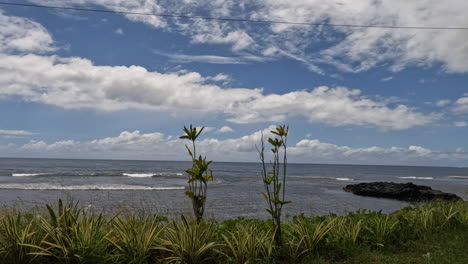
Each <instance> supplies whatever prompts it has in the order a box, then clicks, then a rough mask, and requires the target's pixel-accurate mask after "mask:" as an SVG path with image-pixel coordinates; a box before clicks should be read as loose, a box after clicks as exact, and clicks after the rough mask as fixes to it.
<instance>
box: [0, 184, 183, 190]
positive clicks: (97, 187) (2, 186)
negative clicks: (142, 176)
mask: <svg viewBox="0 0 468 264" xmlns="http://www.w3.org/2000/svg"><path fill="white" fill-rule="evenodd" d="M0 189H3V190H70V191H88V190H91V191H93V190H98V191H99V190H102V191H132V190H135V191H136V190H138V191H164V190H183V189H185V187H181V186H162V187H160V186H155V187H153V186H142V185H127V184H100V185H58V184H42V183H39V184H34V183H31V184H14V183H12V184H0Z"/></svg>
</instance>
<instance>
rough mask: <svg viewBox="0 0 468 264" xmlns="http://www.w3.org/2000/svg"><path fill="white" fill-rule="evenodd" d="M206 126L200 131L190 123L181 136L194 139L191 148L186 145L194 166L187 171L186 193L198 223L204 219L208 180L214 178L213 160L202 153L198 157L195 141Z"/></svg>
mask: <svg viewBox="0 0 468 264" xmlns="http://www.w3.org/2000/svg"><path fill="white" fill-rule="evenodd" d="M204 128H205V127H202V128H201V129H200V131H197V128H196V127H192V125H190V127H189V128H187V127H185V126H184V132H185V134H184V135H182V136H180V137H179V138H182V139H188V140H190V141H192V148H191V149H190V147H189V146H187V145H185V148H186V149H187V151H188V154H189V155H190V158H191V159H192V168H190V169H188V170H186V171H185V172H187V174H188V175H189V180H188V189H187V190H186V191H185V194H186V195H187V196H188V197H189V198H190V200H191V201H192V208H193V213H194V215H195V218H196V219H197V223H200V221H201V220H202V219H203V214H204V212H205V202H206V197H207V196H208V181H209V180H213V171H212V170H211V169H210V164H211V161H208V162H207V161H206V157H205V158H202V156H201V155H200V156H199V157H198V158H197V148H196V144H195V141H196V140H197V138H198V136H199V135H200V134H201V132H202V131H203V129H204Z"/></svg>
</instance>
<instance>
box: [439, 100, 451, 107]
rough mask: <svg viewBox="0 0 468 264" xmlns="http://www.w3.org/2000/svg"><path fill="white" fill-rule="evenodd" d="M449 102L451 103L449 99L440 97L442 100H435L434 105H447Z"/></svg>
mask: <svg viewBox="0 0 468 264" xmlns="http://www.w3.org/2000/svg"><path fill="white" fill-rule="evenodd" d="M450 103H451V101H450V100H448V99H442V100H439V101H437V102H436V105H437V106H438V107H443V106H446V105H448V104H450Z"/></svg>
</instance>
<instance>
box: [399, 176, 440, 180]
mask: <svg viewBox="0 0 468 264" xmlns="http://www.w3.org/2000/svg"><path fill="white" fill-rule="evenodd" d="M398 178H400V179H414V180H433V179H434V178H432V177H416V176H407V177H398Z"/></svg>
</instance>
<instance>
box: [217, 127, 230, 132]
mask: <svg viewBox="0 0 468 264" xmlns="http://www.w3.org/2000/svg"><path fill="white" fill-rule="evenodd" d="M218 132H219V133H231V132H234V129H232V128H231V127H229V126H223V127H221V128H220V129H218Z"/></svg>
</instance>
